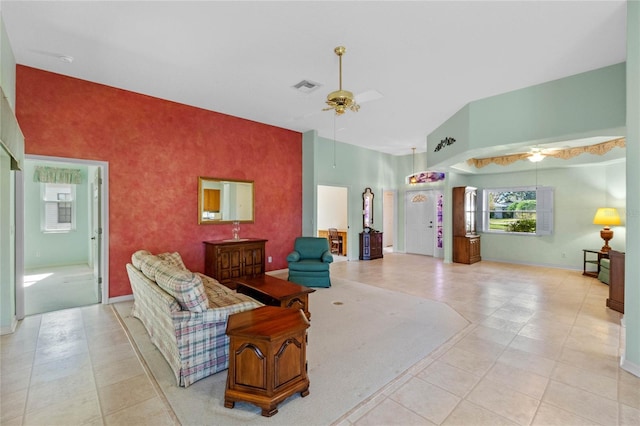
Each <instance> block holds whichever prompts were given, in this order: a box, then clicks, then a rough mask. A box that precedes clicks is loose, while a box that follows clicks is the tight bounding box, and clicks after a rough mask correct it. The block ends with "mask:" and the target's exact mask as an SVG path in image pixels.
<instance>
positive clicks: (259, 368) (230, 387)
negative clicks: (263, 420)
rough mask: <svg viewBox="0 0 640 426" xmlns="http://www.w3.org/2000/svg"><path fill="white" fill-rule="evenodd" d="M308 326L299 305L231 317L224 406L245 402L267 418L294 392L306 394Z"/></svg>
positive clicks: (257, 310) (264, 307)
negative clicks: (296, 307) (256, 408)
mask: <svg viewBox="0 0 640 426" xmlns="http://www.w3.org/2000/svg"><path fill="white" fill-rule="evenodd" d="M307 328H309V320H307V318H306V317H305V316H304V314H303V312H302V311H301V310H299V309H288V308H281V307H276V306H262V307H260V308H257V309H254V310H251V311H245V312H240V313H237V314H233V315H230V316H229V320H228V322H227V335H228V336H229V341H230V342H229V371H228V373H227V388H226V390H225V393H224V406H225V407H227V408H233V407H234V406H235V403H236V402H238V401H245V402H249V403H252V404H255V405H257V406H258V407H260V408H262V415H263V416H265V417H271V416H273V415H274V414H276V413H277V412H278V404H280V403H281V402H282V401H284V400H285V399H287V398H288V397H290V396H291V395H293V394H295V393H296V392H300V396H302V397H305V396H307V395H309V377H308V376H307V359H306V346H307Z"/></svg>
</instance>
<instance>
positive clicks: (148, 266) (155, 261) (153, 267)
mask: <svg viewBox="0 0 640 426" xmlns="http://www.w3.org/2000/svg"><path fill="white" fill-rule="evenodd" d="M160 265H162V259H160V258H159V257H158V256H154V255H152V254H147V255H143V256H142V257H141V259H140V270H141V271H142V273H143V274H144V275H145V276H146V277H147V278H149V279H150V280H151V281H155V280H156V272H157V270H158V266H160Z"/></svg>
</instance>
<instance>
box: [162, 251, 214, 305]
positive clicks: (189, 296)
mask: <svg viewBox="0 0 640 426" xmlns="http://www.w3.org/2000/svg"><path fill="white" fill-rule="evenodd" d="M156 282H157V283H158V285H159V286H160V288H162V289H163V290H164V291H166V292H167V293H169V294H170V295H171V296H173V297H175V299H176V300H177V301H178V303H179V304H180V306H181V307H182V309H183V310H188V311H191V312H204V311H206V310H207V309H209V299H207V294H206V293H205V290H204V285H203V284H202V280H201V279H200V277H199V276H198V275H196V274H194V273H193V272H191V271H189V270H187V269H179V268H177V267H175V266H172V265H168V264H166V263H162V262H161V263H160V265H158V268H157V269H156Z"/></svg>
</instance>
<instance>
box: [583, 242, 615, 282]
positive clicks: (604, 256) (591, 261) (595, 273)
mask: <svg viewBox="0 0 640 426" xmlns="http://www.w3.org/2000/svg"><path fill="white" fill-rule="evenodd" d="M582 253H583V255H582V275H586V276H588V277H593V278H598V274H599V273H600V259H608V258H609V252H606V251H600V250H591V249H582ZM589 254H595V255H596V258H595V259H593V258H589V257H588V256H589ZM587 265H596V270H595V271H587Z"/></svg>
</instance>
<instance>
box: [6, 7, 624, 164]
mask: <svg viewBox="0 0 640 426" xmlns="http://www.w3.org/2000/svg"><path fill="white" fill-rule="evenodd" d="M0 12H1V13H2V18H3V20H4V22H5V25H6V29H7V33H8V36H9V40H10V43H11V46H12V48H13V50H14V54H15V57H16V61H17V62H18V63H19V64H22V65H27V66H31V67H35V68H39V69H44V70H47V71H52V72H55V73H60V74H64V75H68V76H72V77H76V78H80V79H84V80H89V81H93V82H97V83H102V84H105V85H108V86H113V87H118V88H122V89H126V90H130V91H133V92H138V93H143V94H147V95H151V96H155V97H158V98H163V99H169V100H172V101H176V102H180V103H184V104H188V105H193V106H197V107H200V108H205V109H208V110H213V111H218V112H222V113H225V114H230V115H233V116H237V117H242V118H245V119H249V120H253V121H257V122H261V123H266V124H270V125H274V126H279V127H283V128H286V129H291V130H295V131H298V132H305V131H308V130H312V129H316V130H317V131H318V134H319V135H320V136H322V137H325V138H330V139H333V138H334V135H335V137H336V139H337V140H339V141H342V142H346V143H350V144H353V145H358V146H363V147H368V148H370V149H373V150H378V151H381V152H385V153H390V154H395V155H408V154H411V148H412V147H416V148H417V149H416V152H418V153H420V152H424V151H425V150H426V136H427V134H429V133H430V132H432V131H433V130H434V129H435V128H437V127H438V126H439V125H440V124H442V123H443V122H444V121H445V120H447V119H448V118H449V117H450V116H451V115H453V114H454V113H455V112H456V111H458V110H459V109H460V108H461V107H463V106H464V105H465V104H467V103H468V102H470V101H473V100H477V99H481V98H484V97H487V96H492V95H496V94H500V93H504V92H508V91H511V90H515V89H519V88H523V87H527V86H531V85H534V84H538V83H542V82H545V81H549V80H554V79H558V78H562V77H566V76H569V75H573V74H577V73H581V72H584V71H589V70H593V69H596V68H601V67H604V66H607V65H611V64H615V63H619V62H623V61H624V60H625V58H626V53H625V49H626V38H625V37H626V36H625V33H626V2H625V1H624V0H608V1H544V2H543V1H494V2H488V1H467V2H463V1H440V2H436V1H411V2H400V1H378V2H363V1H339V2H338V1H321V2H308V1H287V2H275V1H256V2H248V1H233V2H222V1H196V2H182V1H160V2H153V1H139V2H131V1H109V2H95V1H71V2H60V1H43V2H39V1H1V2H0ZM338 45H344V46H346V47H347V52H346V54H345V56H344V57H343V88H344V89H346V90H350V91H352V92H353V93H354V94H356V96H357V95H358V94H360V93H363V92H367V91H369V90H376V91H378V92H379V93H380V94H382V98H381V99H377V100H372V101H369V102H364V103H362V107H361V109H360V112H358V113H353V112H351V111H349V112H347V113H346V114H345V115H343V116H340V117H338V118H337V119H336V120H335V122H334V114H333V112H331V111H325V112H323V111H322V108H324V107H325V104H324V101H325V98H326V95H327V94H328V93H329V92H331V91H333V90H337V88H338V57H337V56H336V55H335V53H334V52H333V49H334V48H335V47H336V46H338ZM61 56H68V57H72V58H73V61H72V62H67V61H64V60H61V58H60V57H61ZM303 79H308V80H312V81H314V82H318V83H320V84H322V87H320V88H319V89H318V90H316V91H314V92H312V93H310V94H304V93H301V92H298V91H296V90H294V89H293V88H292V86H293V85H295V84H296V83H298V82H299V81H301V80H303Z"/></svg>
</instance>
